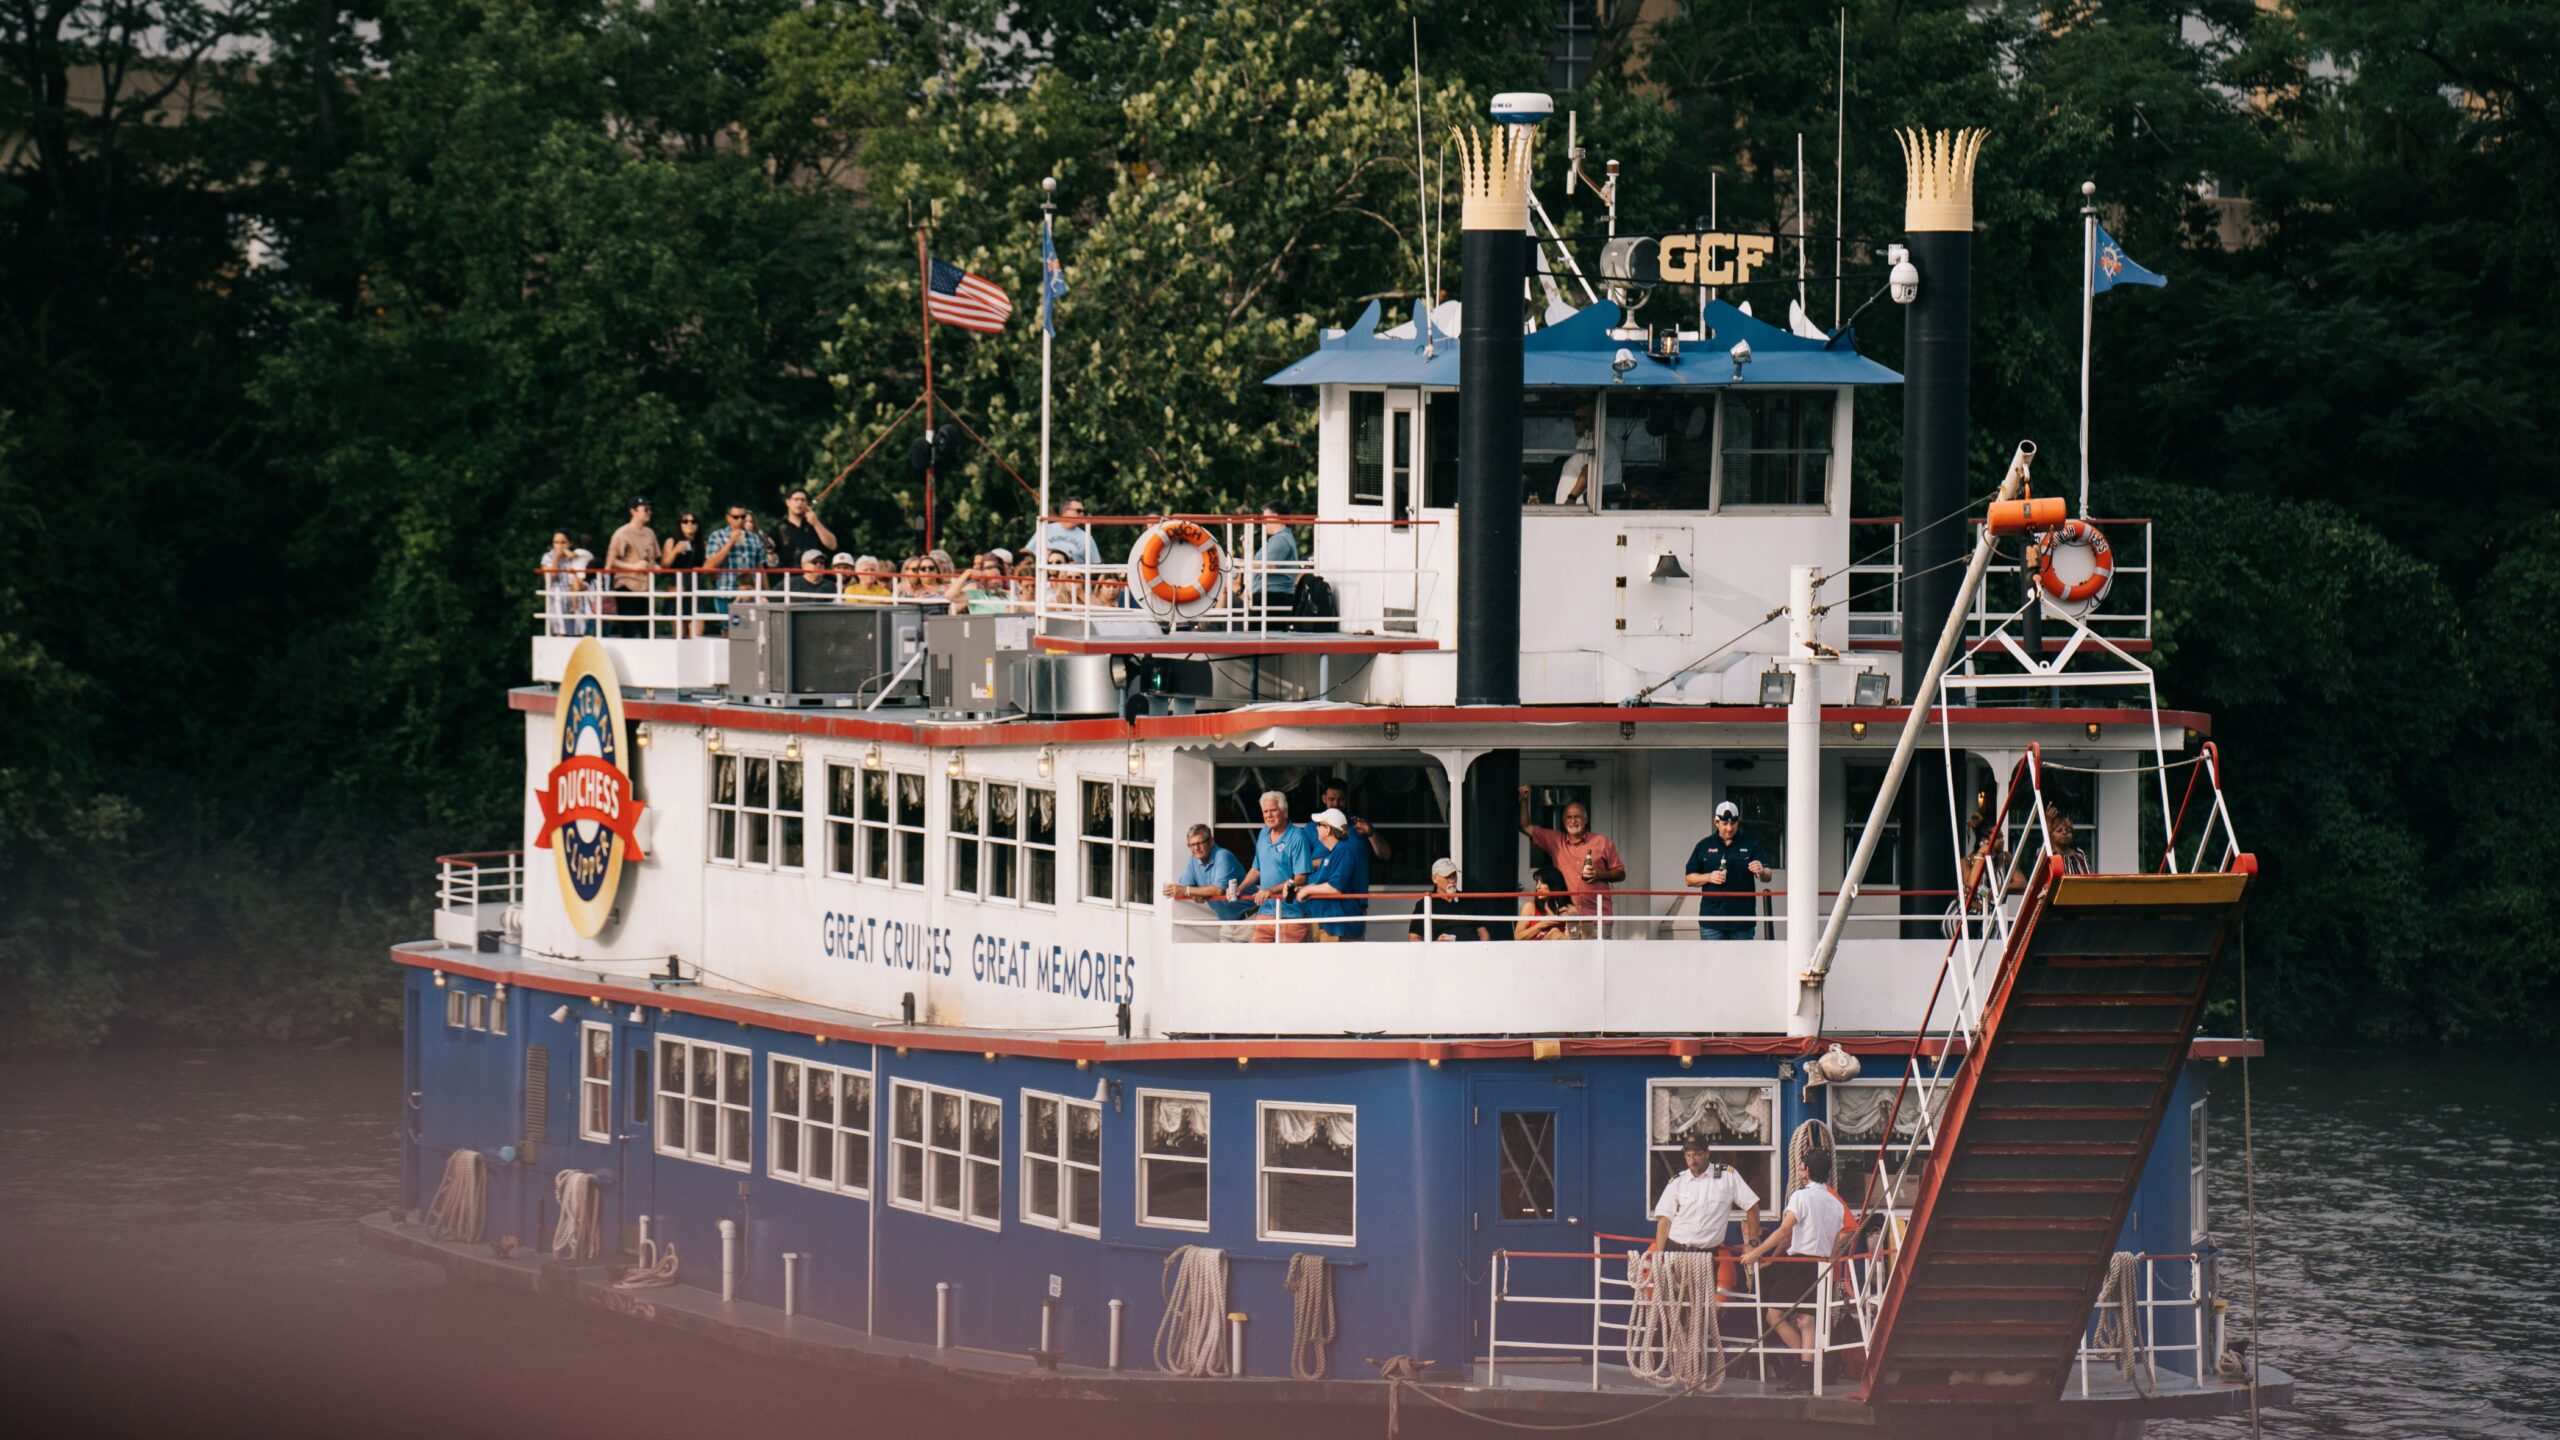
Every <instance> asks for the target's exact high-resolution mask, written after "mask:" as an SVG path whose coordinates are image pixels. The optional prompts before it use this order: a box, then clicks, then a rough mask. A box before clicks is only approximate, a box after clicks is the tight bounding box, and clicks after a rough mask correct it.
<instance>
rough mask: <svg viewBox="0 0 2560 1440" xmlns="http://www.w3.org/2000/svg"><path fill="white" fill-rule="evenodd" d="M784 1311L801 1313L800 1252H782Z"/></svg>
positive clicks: (786, 1313) (787, 1313) (784, 1312)
mask: <svg viewBox="0 0 2560 1440" xmlns="http://www.w3.org/2000/svg"><path fill="white" fill-rule="evenodd" d="M782 1313H783V1314H785V1315H797V1314H799V1313H800V1252H799V1251H797V1250H785V1251H783V1252H782Z"/></svg>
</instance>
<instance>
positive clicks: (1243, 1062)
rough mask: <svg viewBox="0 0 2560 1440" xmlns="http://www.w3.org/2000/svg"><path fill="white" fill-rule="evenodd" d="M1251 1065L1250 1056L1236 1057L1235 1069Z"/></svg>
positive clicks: (1251, 1059)
mask: <svg viewBox="0 0 2560 1440" xmlns="http://www.w3.org/2000/svg"><path fill="white" fill-rule="evenodd" d="M1252 1063H1253V1058H1252V1057H1251V1056H1249V1055H1239V1056H1237V1057H1236V1068H1237V1069H1239V1070H1241V1069H1243V1068H1244V1067H1246V1066H1247V1065H1250V1064H1252Z"/></svg>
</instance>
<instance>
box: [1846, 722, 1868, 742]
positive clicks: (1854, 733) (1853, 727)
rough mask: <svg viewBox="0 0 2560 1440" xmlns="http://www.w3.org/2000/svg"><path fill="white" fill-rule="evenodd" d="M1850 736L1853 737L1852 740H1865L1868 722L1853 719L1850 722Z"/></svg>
mask: <svg viewBox="0 0 2560 1440" xmlns="http://www.w3.org/2000/svg"><path fill="white" fill-rule="evenodd" d="M1849 738H1850V739H1852V740H1864V739H1866V738H1867V722H1866V721H1864V720H1852V721H1850V722H1849Z"/></svg>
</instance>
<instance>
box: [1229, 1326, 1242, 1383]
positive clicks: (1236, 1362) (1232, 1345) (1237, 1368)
mask: <svg viewBox="0 0 2560 1440" xmlns="http://www.w3.org/2000/svg"><path fill="white" fill-rule="evenodd" d="M1227 1373H1228V1374H1229V1375H1231V1376H1234V1377H1237V1378H1239V1379H1241V1378H1242V1377H1243V1375H1244V1312H1243V1311H1241V1310H1230V1311H1228V1312H1227Z"/></svg>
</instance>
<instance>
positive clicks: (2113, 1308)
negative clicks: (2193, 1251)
mask: <svg viewBox="0 0 2560 1440" xmlns="http://www.w3.org/2000/svg"><path fill="white" fill-rule="evenodd" d="M2136 1259H2137V1260H2138V1261H2139V1264H2140V1274H2141V1277H2142V1279H2141V1282H2140V1284H2139V1285H2138V1286H2137V1290H2138V1293H2137V1294H2136V1295H2135V1297H2134V1300H2133V1311H2134V1323H2133V1332H2134V1333H2133V1336H2132V1350H2133V1353H2132V1356H2131V1360H2132V1363H2133V1366H2134V1368H2135V1369H2137V1370H2139V1371H2140V1372H2141V1377H2142V1378H2141V1379H2139V1380H2135V1381H2134V1383H2136V1384H2138V1385H2140V1386H2142V1388H2144V1389H2145V1390H2156V1389H2158V1388H2159V1384H2160V1370H2161V1357H2162V1356H2171V1357H2175V1356H2179V1355H2184V1356H2186V1357H2187V1361H2186V1363H2185V1364H2184V1365H2183V1366H2178V1365H2174V1364H2173V1365H2172V1367H2171V1368H2172V1369H2184V1370H2185V1371H2186V1372H2187V1373H2188V1374H2189V1375H2191V1376H2193V1377H2194V1379H2195V1382H2196V1383H2197V1384H2198V1385H2202V1384H2204V1383H2205V1381H2206V1380H2207V1379H2208V1378H2209V1377H2210V1376H2211V1375H2212V1373H2213V1369H2214V1366H2213V1361H2214V1358H2215V1357H2216V1356H2217V1355H2219V1354H2220V1353H2221V1346H2220V1345H2219V1344H2218V1343H2216V1341H2217V1337H2216V1336H2215V1334H2214V1330H2215V1327H2214V1325H2213V1314H2212V1303H2213V1302H2212V1301H2211V1300H2210V1299H2209V1298H2207V1296H2206V1295H2205V1290H2204V1264H2203V1262H2202V1261H2200V1260H2198V1259H2197V1258H2196V1257H2195V1256H2193V1255H2142V1256H2137V1257H2136ZM2164 1268H2166V1269H2167V1270H2168V1271H2169V1272H2170V1273H2169V1275H2168V1277H2167V1278H2166V1280H2165V1282H2164V1280H2163V1278H2162V1275H2161V1271H2162V1270H2163V1269H2164ZM2181 1313H2183V1314H2184V1315H2185V1316H2186V1317H2187V1322H2188V1323H2187V1324H2186V1325H2185V1326H2184V1327H2179V1326H2177V1325H2175V1324H2174V1323H2173V1324H2171V1325H2169V1326H2166V1327H2164V1326H2163V1324H2162V1321H2163V1319H2164V1318H2166V1319H2169V1320H2171V1321H2173V1322H2174V1321H2175V1319H2176V1318H2177V1316H2178V1315H2179V1314H2181ZM2121 1320H2122V1309H2121V1308H2120V1305H2119V1303H2118V1302H2114V1301H2102V1302H2101V1303H2100V1304H2099V1306H2098V1307H2097V1309H2096V1310H2094V1311H2092V1312H2091V1313H2090V1316H2089V1326H2088V1329H2086V1330H2084V1331H2083V1332H2081V1336H2080V1357H2079V1358H2080V1394H2081V1396H2082V1397H2083V1398H2086V1397H2087V1396H2088V1394H2089V1371H2090V1367H2091V1366H2092V1365H2093V1364H2094V1365H2115V1366H2118V1367H2121V1366H2122V1365H2123V1364H2124V1362H2125V1360H2126V1355H2125V1352H2124V1347H2123V1345H2122V1343H2121V1342H2119V1343H2117V1344H2111V1345H2107V1346H2104V1347H2101V1346H2099V1344H2098V1343H2097V1339H2098V1329H2099V1326H2100V1324H2101V1322H2103V1321H2113V1322H2116V1323H2121ZM2164 1328H2165V1329H2167V1330H2169V1331H2170V1332H2171V1334H2170V1336H2169V1338H2165V1339H2164V1338H2163V1334H2162V1332H2163V1330H2164ZM2179 1328H2184V1329H2185V1331H2186V1338H2185V1339H2183V1340H2180V1339H2177V1338H2175V1333H2174V1332H2175V1331H2176V1330H2177V1329H2179ZM2127 1378H2128V1379H2132V1378H2133V1377H2131V1376H2128V1377H2127Z"/></svg>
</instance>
